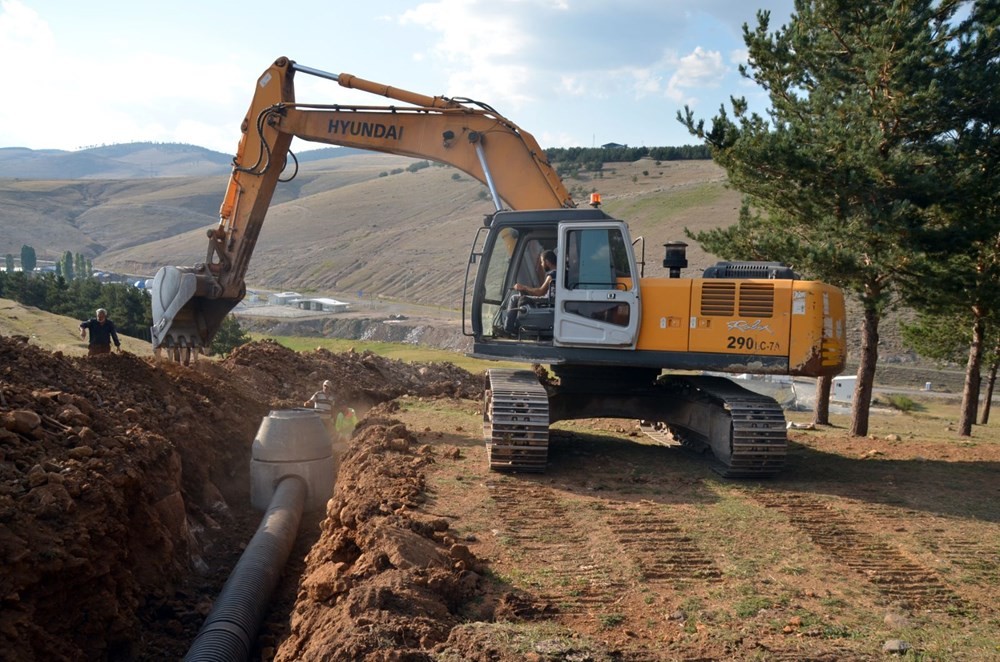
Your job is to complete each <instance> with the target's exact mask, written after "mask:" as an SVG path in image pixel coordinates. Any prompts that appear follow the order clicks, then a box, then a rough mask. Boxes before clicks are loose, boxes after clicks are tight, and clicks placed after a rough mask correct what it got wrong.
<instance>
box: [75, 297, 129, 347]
mask: <svg viewBox="0 0 1000 662" xmlns="http://www.w3.org/2000/svg"><path fill="white" fill-rule="evenodd" d="M88 329H89V330H90V343H89V345H88V348H87V356H96V355H98V354H110V353H111V341H114V343H115V348H116V349H118V351H121V349H122V344H121V343H120V342H118V332H117V331H116V330H115V323H114V322H112V321H111V320H109V319H108V311H106V310H104V309H103V308H98V309H97V318H96V319H95V318H93V317H91V318H90V319H89V320H87V321H86V322H80V337H81V338H86V337H87V330H88Z"/></svg>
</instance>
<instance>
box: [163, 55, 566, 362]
mask: <svg viewBox="0 0 1000 662" xmlns="http://www.w3.org/2000/svg"><path fill="white" fill-rule="evenodd" d="M296 72H301V73H304V74H309V75H313V76H318V77H320V78H325V79H328V80H332V81H336V82H337V83H339V84H340V85H341V86H343V87H347V88H352V89H357V90H360V91H363V92H367V93H370V94H373V95H378V96H383V97H386V98H388V99H392V100H394V101H398V102H402V103H403V104H407V105H400V106H397V105H388V106H358V105H351V106H346V105H318V104H305V103H298V102H296V101H295V87H294V82H293V81H294V77H295V73H296ZM242 133H243V135H242V137H241V139H240V142H239V146H238V148H237V152H236V156H235V157H234V159H233V171H232V175H231V176H230V178H229V185H228V187H227V189H226V193H225V196H224V197H223V202H222V206H221V208H220V210H219V224H218V226H216V227H215V228H213V229H210V230H209V231H208V248H207V253H206V257H205V262H204V263H201V264H198V265H195V266H194V267H163V268H162V269H160V270H159V272H158V273H157V274H156V277H155V278H154V281H153V289H152V295H153V327H152V329H151V332H152V341H153V347H154V349H159V348H168V349H169V350H171V351H172V352H174V353H175V356H174V358H178V359H182V360H184V361H185V362H186V361H187V359H188V358H189V357H190V354H189V353H190V351H192V350H199V349H202V348H204V347H206V346H208V345H209V344H210V343H211V341H212V338H213V337H214V336H215V334H216V332H217V331H218V329H219V327H220V325H221V324H222V320H223V319H224V318H225V316H226V315H227V314H228V313H229V311H230V310H232V309H233V308H234V307H235V306H236V304H238V303H239V302H240V301H241V300H242V298H243V296H244V295H245V293H246V284H245V282H244V277H245V276H246V271H247V267H248V265H249V262H250V257H251V255H252V254H253V251H254V247H255V246H256V243H257V237H258V235H259V234H260V229H261V227H262V225H263V222H264V217H265V216H266V214H267V210H268V207H269V206H270V204H271V198H272V196H273V194H274V190H275V188H276V187H277V184H278V182H279V181H282V173H283V172H285V171H286V165H288V163H287V161H288V157H289V155H291V156H292V158H293V160H294V155H292V154H291V152H290V151H289V146H290V145H291V141H292V138H293V137H298V138H300V139H303V140H308V141H312V142H319V143H328V144H331V145H340V146H345V147H355V148H359V149H367V150H372V151H378V152H386V153H389V154H398V155H403V156H412V157H415V158H424V159H430V160H433V161H437V162H440V163H445V164H448V165H451V166H454V167H455V168H458V169H459V170H462V171H463V172H465V173H467V174H468V175H470V176H471V177H474V178H475V179H477V180H478V181H480V182H482V183H483V184H485V185H486V186H487V187H488V188H489V190H490V193H491V194H492V196H493V200H494V205H495V206H496V209H497V210H500V209H504V208H509V209H516V210H521V209H553V208H561V207H575V206H576V205H575V204H574V202H573V200H572V198H571V196H570V194H569V192H568V191H567V190H566V188H565V187H564V186H563V183H562V180H561V179H560V177H559V175H558V174H557V173H556V171H555V170H554V169H553V168H552V166H551V165H549V163H548V161H547V160H546V158H545V152H544V151H543V150H542V149H541V147H539V145H538V143H537V142H536V141H535V139H534V137H533V136H531V134H529V133H527V132H525V131H523V130H521V129H520V128H519V127H518V126H517V125H515V124H514V123H513V122H511V121H510V120H508V119H506V118H504V117H503V116H501V115H500V114H499V113H497V112H496V111H495V110H493V109H492V108H490V107H489V106H487V105H486V104H482V103H477V102H473V101H470V100H466V99H449V98H446V97H440V96H437V97H431V96H426V95H423V94H418V93H415V92H409V91H406V90H401V89H398V88H393V87H389V86H386V85H382V84H379V83H374V82H371V81H367V80H364V79H361V78H358V77H356V76H353V75H350V74H331V73H327V72H323V71H320V70H317V69H312V68H310V67H304V66H301V65H297V64H296V63H295V62H293V61H291V60H289V59H287V58H279V59H278V60H276V61H275V62H274V64H273V65H271V67H270V68H269V69H268V70H267V71H265V72H264V74H263V75H262V76H261V77H260V78H259V79H258V81H257V88H256V92H255V94H254V97H253V102H252V103H251V105H250V109H249V111H248V112H247V115H246V118H245V119H244V120H243V125H242ZM295 167H297V164H295V166H294V167H293V169H292V172H290V173H287V174H286V175H285V177H286V180H287V178H291V177H293V176H294V174H295V170H294V168H295Z"/></svg>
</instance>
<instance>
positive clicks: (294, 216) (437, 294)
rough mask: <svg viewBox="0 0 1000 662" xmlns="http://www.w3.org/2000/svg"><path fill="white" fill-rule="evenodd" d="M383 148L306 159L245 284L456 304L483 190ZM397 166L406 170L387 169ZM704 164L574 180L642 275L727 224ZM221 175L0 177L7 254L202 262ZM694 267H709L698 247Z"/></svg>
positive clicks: (726, 194)
mask: <svg viewBox="0 0 1000 662" xmlns="http://www.w3.org/2000/svg"><path fill="white" fill-rule="evenodd" d="M413 162H414V160H412V159H407V158H404V157H394V156H388V155H381V154H374V153H372V154H358V155H354V156H348V157H341V158H337V159H328V160H325V161H316V162H304V163H302V164H301V165H300V170H299V174H298V175H297V177H295V178H294V179H293V180H292V181H290V182H288V183H283V184H280V185H279V186H278V188H277V191H276V193H275V197H274V200H273V203H272V205H271V208H270V210H269V213H268V216H267V220H266V222H265V224H264V227H263V229H262V231H261V234H260V238H259V242H258V245H257V249H256V251H255V253H254V257H253V260H252V261H251V264H250V269H249V272H248V274H247V280H248V283H249V285H250V287H252V288H253V287H257V288H262V289H274V290H288V289H292V290H299V291H303V292H317V293H324V294H337V293H349V294H353V293H356V292H357V291H358V290H362V291H364V292H369V293H377V294H379V295H383V296H386V297H392V298H406V299H410V300H415V301H419V302H422V303H433V304H439V305H444V306H447V307H451V308H457V307H459V306H460V303H461V282H462V277H463V276H464V273H465V260H466V256H467V255H468V252H469V248H470V245H471V243H472V240H473V238H474V236H475V233H476V230H477V229H478V228H479V227H480V226H481V221H482V218H483V216H484V215H485V214H488V213H490V212H491V211H492V209H493V208H492V203H490V202H489V201H488V199H486V198H485V196H484V194H485V187H483V186H482V185H480V184H479V183H478V182H476V181H474V180H473V179H471V178H470V177H468V176H466V175H464V174H461V173H459V172H458V171H456V170H454V169H452V168H445V167H431V168H425V169H422V170H419V171H417V172H406V171H405V170H404V169H405V168H406V167H407V166H408V165H410V164H412V163H413ZM394 170H404V171H403V172H400V173H398V174H392V175H388V173H390V172H393V171H394ZM723 180H724V173H723V172H722V171H721V169H719V168H718V167H717V166H715V165H714V164H712V163H711V162H708V161H691V162H663V163H661V164H660V165H656V163H655V162H653V161H648V160H640V161H638V162H636V163H623V164H607V165H606V167H605V171H604V174H603V176H602V177H600V178H593V179H591V178H586V179H571V180H568V181H567V182H566V185H567V186H568V187H570V188H571V190H572V192H573V195H574V197H575V198H576V199H577V200H578V201H579V202H581V203H583V202H585V201H586V199H587V196H588V195H589V193H590V192H591V191H593V190H597V191H600V192H601V193H602V195H603V196H604V208H605V210H606V211H608V213H610V214H612V215H617V216H619V217H621V218H625V219H626V220H628V221H629V222H630V224H631V226H632V231H633V234H634V235H635V236H642V237H644V239H645V242H647V243H646V259H647V268H648V269H649V270H650V271H648V273H660V271H661V270H660V268H659V263H660V261H661V260H662V247H661V244H663V243H665V242H667V241H673V240H678V239H683V238H684V234H683V228H684V227H690V228H693V229H704V228H708V227H716V226H719V225H726V224H729V223H732V222H733V221H734V220H735V219H736V209H737V207H738V196H737V194H736V193H734V192H732V191H729V190H726V189H725V188H724V186H723ZM225 185H226V178H225V177H196V178H158V179H131V180H114V181H108V180H60V181H33V180H24V179H19V180H0V203H2V204H3V210H4V211H3V213H0V230H2V232H0V253H8V252H9V253H12V254H14V255H15V256H17V255H19V253H20V247H21V245H22V244H28V245H31V246H34V247H35V248H36V251H37V252H38V254H39V257H40V258H41V259H45V257H48V258H50V259H51V258H53V257H55V256H57V255H61V254H62V253H63V252H65V251H66V250H69V251H72V252H82V253H83V254H84V255H86V256H87V257H90V258H91V259H92V260H93V262H94V266H95V267H96V268H98V269H102V270H107V271H117V272H123V273H128V274H133V275H136V276H151V275H152V274H153V273H155V271H156V269H158V268H159V267H160V266H163V265H164V264H179V265H189V264H194V263H196V262H199V261H203V260H204V259H205V248H206V240H205V236H204V231H205V229H207V228H209V227H211V226H213V225H214V224H215V223H216V220H217V211H218V206H219V203H220V202H221V198H222V194H223V192H224V190H225ZM690 261H691V265H692V268H698V267H704V266H706V265H707V264H710V263H712V262H714V259H711V258H710V257H709V256H705V255H704V254H703V253H702V252H701V251H700V249H699V248H698V247H697V246H694V245H692V247H691V250H690Z"/></svg>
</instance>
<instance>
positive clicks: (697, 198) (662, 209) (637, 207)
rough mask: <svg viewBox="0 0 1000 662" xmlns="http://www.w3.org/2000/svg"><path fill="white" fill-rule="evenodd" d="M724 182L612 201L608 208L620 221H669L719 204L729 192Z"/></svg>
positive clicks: (609, 202)
mask: <svg viewBox="0 0 1000 662" xmlns="http://www.w3.org/2000/svg"><path fill="white" fill-rule="evenodd" d="M725 191H726V189H725V186H724V185H723V184H722V183H721V182H709V183H707V184H702V185H700V186H694V187H691V188H686V189H681V190H672V191H670V192H669V193H665V194H653V193H651V194H647V195H643V196H640V197H635V198H626V199H624V200H621V201H618V200H613V201H612V200H609V201H608V202H607V204H606V205H605V207H606V210H607V212H608V213H609V214H611V215H613V216H617V217H619V218H627V219H637V218H660V219H663V218H667V217H672V216H676V215H679V214H683V213H684V212H687V211H689V210H691V209H693V208H696V207H703V206H706V205H710V204H712V203H714V202H716V201H717V200H718V199H719V198H720V197H722V195H723V194H724V193H725Z"/></svg>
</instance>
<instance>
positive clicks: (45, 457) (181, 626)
mask: <svg viewBox="0 0 1000 662" xmlns="http://www.w3.org/2000/svg"><path fill="white" fill-rule="evenodd" d="M0 366H3V367H2V368H0V377H2V380H0V415H2V418H0V559H2V562H3V568H4V571H3V573H2V575H0V600H2V602H0V650H3V651H4V659H10V660H38V659H46V660H79V659H113V660H130V659H171V658H173V659H179V658H180V657H182V656H183V655H184V654H185V652H186V651H187V650H188V647H189V646H190V644H191V642H192V641H194V639H195V635H196V634H197V631H198V629H199V627H201V625H202V623H203V621H204V620H205V616H206V615H208V613H209V612H210V611H211V607H212V604H213V602H214V601H215V599H216V596H217V595H218V593H219V591H220V590H221V588H222V585H223V583H224V582H225V580H226V578H227V577H228V576H229V572H230V570H231V569H232V568H233V566H234V565H235V563H236V561H237V559H238V557H239V555H240V553H241V551H242V550H243V548H244V547H245V546H246V545H247V543H248V541H250V540H251V537H252V535H253V532H254V528H255V527H256V526H257V524H258V523H259V522H260V520H261V514H262V513H260V512H259V511H255V510H254V509H253V508H251V506H250V470H249V467H250V453H251V442H252V441H253V439H254V436H255V434H256V432H257V430H258V427H259V426H260V424H261V421H262V420H263V418H264V417H265V416H267V414H268V412H269V411H271V410H274V409H279V410H280V409H289V408H295V407H297V406H299V405H301V403H302V401H303V400H305V399H306V398H307V397H308V396H309V395H310V394H311V393H312V392H313V391H314V390H316V388H318V385H319V384H320V382H322V381H323V380H324V379H329V380H331V381H332V382H334V385H335V393H337V395H338V398H339V399H340V401H341V402H342V403H343V404H347V405H350V406H353V407H354V408H355V409H356V410H357V411H358V412H359V413H360V414H362V415H363V414H367V413H368V412H369V410H370V409H371V408H372V407H375V406H377V405H379V404H380V403H389V402H391V401H392V400H393V399H395V398H397V397H400V396H403V395H413V396H418V397H430V398H434V397H449V398H450V397H463V398H478V397H479V388H480V387H479V384H480V381H481V380H480V379H479V378H474V377H473V376H472V375H470V374H469V373H467V372H465V371H463V370H460V369H458V368H457V367H455V366H453V365H451V364H433V365H430V364H428V365H416V364H414V365H411V364H405V363H401V362H396V361H391V360H387V359H383V358H381V357H378V356H375V355H373V354H370V353H365V354H357V353H353V352H347V353H343V354H332V353H329V352H326V351H322V350H321V351H317V352H312V353H305V354H296V353H294V352H291V351H290V350H287V349H285V348H283V347H281V346H279V345H277V344H275V343H271V342H260V343H251V344H249V345H246V346H244V347H241V348H240V349H238V350H237V351H235V352H234V353H233V354H232V355H231V356H230V357H229V358H227V359H226V360H224V361H221V362H210V361H200V362H198V363H197V364H196V365H195V366H194V367H191V368H184V367H181V366H176V365H169V364H157V363H155V362H154V361H153V360H152V359H147V358H140V357H137V356H134V355H130V354H112V355H107V356H102V357H95V358H70V357H67V356H64V355H61V354H60V353H49V352H46V351H44V350H42V349H39V348H37V347H35V346H32V345H30V344H29V343H28V342H27V339H26V338H9V337H0ZM357 433H358V438H359V439H362V440H364V441H363V443H361V444H360V445H359V446H358V448H357V452H358V453H360V454H361V455H362V457H360V458H357V459H356V460H354V461H352V460H351V458H350V457H347V458H343V460H344V462H343V465H342V467H341V469H340V482H341V484H345V485H348V486H351V488H352V489H353V493H350V496H351V497H352V498H351V499H350V500H348V499H347V498H346V497H345V496H340V497H339V498H340V500H341V501H340V502H339V503H340V505H339V506H338V507H337V508H336V509H334V507H333V505H331V510H329V511H325V512H324V511H323V510H322V509H321V511H320V512H319V513H316V514H315V515H311V516H306V517H305V518H304V522H303V525H302V526H301V527H300V528H301V532H300V534H299V535H298V536H297V537H296V540H295V543H294V544H295V548H296V549H295V552H293V554H292V557H293V558H295V557H296V556H297V557H298V558H299V559H301V558H302V557H303V556H304V554H305V551H306V550H308V549H310V548H311V547H312V546H313V545H314V544H315V542H316V541H317V539H318V537H319V533H320V532H319V530H318V526H319V522H320V520H322V519H323V518H326V519H325V520H323V521H324V524H323V526H324V527H325V528H326V529H327V531H326V534H328V535H332V536H333V537H334V538H335V540H336V541H337V542H336V543H335V544H336V547H337V548H336V549H335V550H326V551H325V552H317V551H316V550H315V549H314V551H313V553H314V554H330V555H332V557H333V558H335V559H337V562H336V563H335V564H333V566H332V567H334V568H340V569H341V570H343V569H346V568H353V567H354V566H356V565H357V564H361V565H362V566H363V567H364V568H368V569H369V571H370V574H372V575H373V576H375V575H377V574H378V572H379V571H380V569H384V568H385V566H386V564H385V560H384V559H386V558H390V559H394V560H395V562H394V563H393V567H394V568H400V567H404V566H405V565H406V564H405V559H406V558H407V557H408V555H411V554H413V553H417V554H419V555H420V556H421V563H420V564H419V565H420V567H422V568H427V567H429V566H427V565H426V563H424V562H423V557H424V556H428V557H432V558H434V559H435V560H436V561H438V562H439V565H440V570H439V571H438V572H437V574H439V575H440V577H439V578H438V580H437V582H436V584H435V586H436V587H437V588H436V589H435V591H431V593H433V594H434V595H428V596H425V598H424V599H425V600H426V601H429V602H431V603H432V602H433V601H434V600H435V599H437V600H439V601H441V602H443V603H447V604H451V603H453V602H454V601H455V600H461V599H462V596H464V595H468V594H470V593H471V592H472V591H473V590H474V589H473V587H474V585H475V582H474V581H473V580H472V579H470V578H469V576H468V573H469V571H467V570H465V571H461V572H459V571H456V570H455V569H454V568H453V567H452V566H453V561H452V559H451V557H450V556H449V551H448V546H447V545H444V543H443V540H442V537H443V536H444V535H445V532H446V527H443V526H441V523H436V524H428V523H415V522H413V521H411V520H410V519H409V518H407V517H406V516H405V515H399V514H396V513H395V512H394V510H395V509H398V508H399V507H402V506H403V505H404V504H406V503H408V502H409V501H410V500H411V499H415V498H418V495H419V478H418V476H417V475H416V471H417V468H418V467H419V463H420V462H421V461H431V460H430V458H429V457H427V456H422V455H419V454H415V453H413V452H412V450H411V449H410V445H411V443H412V441H413V438H412V436H411V435H409V433H408V432H407V431H406V430H405V427H403V426H402V425H399V424H398V423H396V422H393V421H392V420H391V419H388V418H385V417H379V416H378V415H377V412H376V415H375V416H374V417H373V416H372V415H371V414H369V415H368V417H367V419H366V420H364V421H363V422H362V424H361V425H360V426H359V429H358V431H357ZM388 452H392V453H395V454H397V455H399V456H400V458H401V459H400V463H401V464H402V467H401V468H400V471H395V472H393V473H395V474H398V475H400V476H402V475H405V472H410V473H413V476H412V477H411V482H412V483H413V486H408V487H406V488H405V489H403V490H402V492H401V493H399V494H395V493H393V494H386V493H384V492H385V491H386V490H398V489H399V488H397V487H396V486H395V482H394V483H393V485H390V486H387V487H384V489H383V486H380V485H378V484H369V482H370V481H371V480H375V478H374V477H369V476H367V475H365V469H366V468H367V467H368V466H369V465H370V464H371V463H372V461H373V460H372V458H373V457H374V456H376V455H378V454H380V453H388ZM404 470H405V471H404ZM340 490H341V488H340V487H339V486H338V494H340ZM364 490H371V493H370V494H368V495H367V496H366V497H365V498H362V499H359V498H358V493H359V491H364ZM336 501H337V498H336V497H335V499H334V501H332V502H331V504H333V503H334V502H336ZM386 504H393V506H394V509H393V510H390V511H388V512H386V511H385V510H386V508H387V506H386ZM331 514H332V515H334V517H333V519H331V518H330V517H329V516H330V515H331ZM333 527H341V529H342V530H338V531H331V530H330V529H332V528H333ZM411 547H413V548H416V549H417V552H413V551H412V550H411ZM465 561H467V562H469V561H470V559H465ZM295 565H296V564H295V563H293V564H292V567H290V568H288V569H287V570H286V572H285V574H284V575H283V580H282V586H281V587H279V588H278V592H277V594H276V602H277V604H276V605H275V606H274V607H272V608H271V609H272V611H271V612H270V613H269V614H267V615H265V619H264V620H265V622H264V626H263V628H262V630H261V632H260V634H259V636H258V638H257V640H255V641H254V648H255V651H256V653H255V654H257V655H260V654H261V651H262V650H263V651H265V653H264V654H265V655H267V656H268V657H270V656H273V655H274V654H275V651H274V650H268V648H269V647H271V646H273V645H274V644H275V643H276V642H277V641H278V640H279V638H281V637H283V636H284V634H286V633H282V632H281V630H282V629H287V625H283V623H287V614H288V611H289V610H290V607H291V602H292V601H294V599H295V588H294V586H295V584H296V583H297V582H296V580H295V574H296V573H300V572H302V571H303V570H304V568H303V566H302V563H301V562H298V567H295ZM467 565H471V562H470V563H467ZM323 567H327V564H324V566H323ZM326 572H328V571H326V570H323V571H322V572H321V573H320V574H323V573H326ZM351 575H352V576H354V577H355V578H354V579H352V580H351V581H352V582H362V581H366V580H367V576H364V573H362V575H358V573H356V572H352V573H351ZM396 575H397V576H395V577H394V581H395V582H404V583H407V582H408V581H412V580H407V578H406V577H405V575H406V573H405V572H403V571H401V570H397V571H396ZM345 576H346V575H345V574H344V572H341V573H340V576H339V578H338V577H326V576H323V577H313V578H312V580H311V583H310V584H309V585H310V586H312V587H313V588H312V589H311V590H313V591H320V592H322V593H326V594H330V595H333V594H335V592H336V591H337V590H338V587H342V585H343V584H344V581H345V580H344V577H345ZM289 582H290V585H289ZM341 590H342V589H341ZM421 590H423V591H425V592H426V591H427V589H426V588H425V589H421ZM384 592H385V591H384V590H383V589H380V590H379V593H380V594H383V593H384ZM438 593H441V594H443V596H442V597H437V598H435V596H436V595H437V594H438ZM445 596H446V597H445ZM67 601H69V602H70V603H71V604H72V605H73V608H72V609H67V608H66V605H67ZM428 608H429V609H430V608H431V606H430V605H429V606H428ZM442 608H444V609H445V611H447V608H446V607H442ZM275 609H277V610H281V609H284V610H285V613H284V614H283V615H281V616H275V614H274V610H275ZM439 627H443V625H442V626H439ZM403 629H405V628H403ZM417 629H418V630H419V629H421V628H417ZM421 636H424V637H426V636H436V637H439V638H440V637H441V636H442V634H441V633H440V632H438V633H437V634H434V633H427V632H425V633H421ZM444 636H446V635H444ZM418 640H419V638H418ZM366 645H367V644H363V643H361V644H359V643H357V642H355V643H353V644H350V645H349V647H350V648H351V649H352V650H354V651H355V652H357V651H360V650H362V649H364V648H365V646H366ZM294 658H295V656H294V655H292V656H290V657H288V658H287V659H294Z"/></svg>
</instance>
